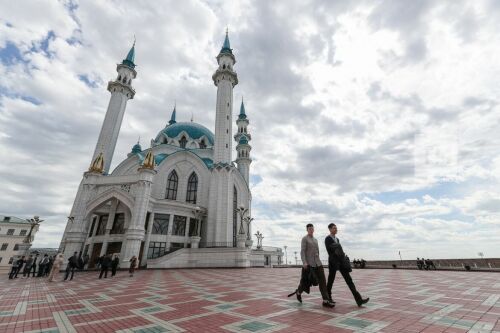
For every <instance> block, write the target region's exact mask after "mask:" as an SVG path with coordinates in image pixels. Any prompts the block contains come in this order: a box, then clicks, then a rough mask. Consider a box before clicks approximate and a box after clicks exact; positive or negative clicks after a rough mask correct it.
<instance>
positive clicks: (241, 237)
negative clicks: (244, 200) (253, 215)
mask: <svg viewBox="0 0 500 333" xmlns="http://www.w3.org/2000/svg"><path fill="white" fill-rule="evenodd" d="M236 211H237V212H238V214H239V215H240V229H239V231H238V235H236V247H238V248H240V249H243V248H245V246H246V240H247V235H246V233H245V227H244V226H243V221H244V219H245V214H246V213H247V212H248V208H245V207H243V206H240V208H238V209H237V210H236Z"/></svg>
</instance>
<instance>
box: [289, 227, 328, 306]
mask: <svg viewBox="0 0 500 333" xmlns="http://www.w3.org/2000/svg"><path fill="white" fill-rule="evenodd" d="M306 229H307V235H305V236H304V237H303V238H302V242H301V245H300V258H301V259H302V263H303V269H302V274H307V273H306V272H308V270H311V271H312V274H313V275H314V277H315V279H316V280H317V281H318V285H319V291H320V292H321V296H322V297H323V306H325V307H330V308H332V307H334V306H335V303H334V302H333V301H332V300H330V297H329V296H328V292H327V290H326V279H325V271H324V270H323V263H322V262H321V260H320V258H319V246H318V240H317V239H316V238H314V236H313V234H314V226H313V225H312V224H311V223H309V224H308V225H307V226H306ZM302 281H303V279H301V283H300V284H299V286H298V288H297V290H296V295H297V299H298V300H299V302H302V296H301V294H302V292H303V291H304V288H305V286H303V285H302Z"/></svg>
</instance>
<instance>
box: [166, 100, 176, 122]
mask: <svg viewBox="0 0 500 333" xmlns="http://www.w3.org/2000/svg"><path fill="white" fill-rule="evenodd" d="M176 108H177V105H174V110H173V111H172V116H170V120H169V122H168V125H172V124H175V123H176V122H177V121H175V116H176V113H177V112H176V111H175V109H176ZM168 125H167V126H168Z"/></svg>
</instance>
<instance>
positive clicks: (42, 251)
mask: <svg viewBox="0 0 500 333" xmlns="http://www.w3.org/2000/svg"><path fill="white" fill-rule="evenodd" d="M58 252H59V249H58V248H57V247H55V248H51V247H34V248H31V249H30V254H33V255H34V254H39V255H41V256H43V255H44V254H48V255H49V256H55V255H56V254H57V253H58Z"/></svg>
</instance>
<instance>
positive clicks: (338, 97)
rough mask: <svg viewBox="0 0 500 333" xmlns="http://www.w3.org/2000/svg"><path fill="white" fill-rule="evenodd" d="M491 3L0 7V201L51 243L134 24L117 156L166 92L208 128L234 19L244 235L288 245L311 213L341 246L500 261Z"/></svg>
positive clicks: (152, 128) (144, 131) (146, 132)
mask: <svg viewBox="0 0 500 333" xmlns="http://www.w3.org/2000/svg"><path fill="white" fill-rule="evenodd" d="M492 6H493V4H491V3H487V2H475V3H474V4H471V3H466V2H460V3H459V4H455V3H453V4H449V3H434V2H427V1H424V2H419V3H415V4H413V5H412V6H410V7H406V5H402V4H401V2H399V1H384V2H382V3H380V4H373V3H372V2H362V3H352V2H342V1H341V2H335V3H333V2H315V3H308V2H301V1H300V2H299V1H297V2H296V3H287V5H284V4H281V3H268V2H264V1H262V2H260V1H259V2H250V1H235V2H224V1H220V2H201V1H195V0H192V1H184V2H182V3H180V2H179V3H176V2H170V3H168V5H167V4H165V3H161V4H158V3H153V2H150V1H125V2H123V1H122V2H98V1H85V2H81V3H78V4H77V5H76V4H75V3H74V2H69V1H60V2H55V1H31V2H30V1H23V2H22V3H19V4H16V6H9V5H8V4H2V5H0V75H1V76H2V81H1V82H0V153H1V155H2V157H3V158H4V160H5V161H7V162H4V164H2V165H1V166H0V180H1V183H2V185H3V191H2V193H1V194H0V202H1V204H0V211H1V212H2V213H6V214H12V215H18V216H21V217H29V216H30V215H40V216H42V218H45V219H46V221H45V222H44V225H43V227H42V228H41V231H40V232H39V234H38V235H37V239H36V244H35V245H37V246H57V245H58V242H59V239H60V235H61V234H62V231H63V228H64V225H65V222H66V216H67V214H68V212H69V211H70V207H71V205H72V203H73V200H74V195H75V193H76V189H77V186H78V183H79V181H80V179H81V175H82V172H83V171H84V170H85V169H86V168H87V167H88V164H89V163H90V158H91V153H92V151H93V148H94V145H95V142H96V140H97V134H98V132H99V130H100V126H101V122H102V119H103V117H104V112H105V109H106V106H107V103H108V100H109V94H108V92H107V91H106V84H107V81H108V80H109V79H111V78H113V77H114V76H115V64H116V63H118V62H119V61H121V59H123V57H124V56H125V55H126V53H127V51H128V49H129V48H130V46H131V43H132V41H133V36H134V35H136V37H137V44H136V53H137V55H136V62H137V64H138V67H137V71H138V77H137V79H136V80H135V82H134V87H135V89H136V91H137V94H136V97H135V98H134V100H132V101H130V102H129V104H128V107H127V112H126V114H125V118H124V121H123V127H122V131H121V133H120V137H119V141H118V146H117V149H116V152H115V157H114V161H113V165H117V164H118V163H119V162H120V161H121V159H122V158H124V157H125V156H126V154H127V153H128V151H129V150H130V148H131V146H132V145H133V144H134V143H135V141H136V140H137V137H138V136H141V138H142V139H141V141H142V142H143V145H147V144H148V141H149V139H150V138H152V137H155V136H156V134H157V133H158V132H159V131H160V130H161V127H162V126H163V125H164V124H165V123H166V122H167V121H168V119H169V116H170V112H171V109H172V106H173V103H174V101H175V100H176V101H177V110H178V117H179V118H180V119H185V120H187V119H189V118H190V116H191V113H192V114H193V115H194V118H195V120H196V121H197V122H200V123H202V124H204V125H206V126H208V127H209V128H212V127H213V122H214V108H215V88H214V86H213V84H212V82H211V75H212V73H213V71H214V70H215V59H214V57H215V55H216V54H217V52H218V51H219V48H220V44H221V43H222V39H223V33H224V29H225V27H226V25H229V30H230V37H231V45H232V47H233V48H234V52H235V54H236V58H237V64H236V70H237V71H238V75H239V79H240V84H239V85H238V86H237V87H236V89H235V100H239V98H240V96H241V95H244V96H245V101H246V103H245V104H246V107H247V114H248V115H249V119H250V123H251V131H252V139H253V140H252V142H251V143H252V145H253V149H252V154H253V158H254V163H253V164H252V168H251V173H252V174H254V175H259V176H260V178H262V181H261V182H260V183H258V184H255V185H253V198H254V208H253V214H254V217H255V226H254V230H257V229H259V230H261V231H263V233H264V237H265V239H264V244H265V245H266V244H267V245H278V246H283V245H288V246H289V250H288V253H289V254H290V253H293V252H294V251H297V249H298V244H299V240H300V237H301V235H302V234H304V232H305V230H304V226H305V224H306V223H307V222H313V223H315V224H316V225H317V233H318V236H319V235H323V234H324V233H325V231H326V225H327V224H328V222H329V221H332V220H334V221H337V222H338V224H339V228H340V231H341V234H340V237H341V239H342V240H343V241H344V244H345V246H346V250H347V251H348V252H349V253H350V254H351V257H364V258H396V256H397V253H398V251H399V250H401V252H402V254H403V255H404V256H408V257H409V258H411V257H416V256H425V257H437V256H441V257H468V256H474V255H475V254H476V253H477V252H478V251H477V250H479V251H482V252H484V253H485V255H486V256H498V255H500V252H498V249H497V246H496V244H497V243H498V241H499V239H498V237H499V236H498V235H497V234H498V224H499V221H500V220H499V217H500V216H499V212H498V209H497V207H498V206H500V203H499V201H498V200H499V199H498V198H499V197H500V191H499V190H498V188H499V187H498V183H499V179H500V176H499V175H500V158H499V157H498V152H499V151H500V149H499V148H500V139H499V136H498V132H499V131H498V130H499V127H500V113H499V112H498V101H499V100H500V96H499V95H498V91H497V88H496V86H497V83H496V81H497V78H498V76H499V75H498V74H499V72H500V65H498V62H497V61H496V58H497V57H498V53H499V51H500V50H499V46H498V45H500V43H499V42H500V40H499V39H500V37H499V36H498V34H497V31H498V26H499V24H498V22H499V20H498V16H499V11H498V10H496V9H495V8H493V7H492ZM40 12H43V13H44V15H35V14H36V13H40ZM8 45H15V47H16V48H17V49H18V50H19V53H20V55H21V57H22V61H21V60H19V59H17V56H13V55H12V54H10V55H8V54H7V53H6V51H5V50H6V48H7V47H8ZM8 57H10V58H8ZM6 58H8V59H9V61H6V60H5V59H6ZM81 76H85V77H86V78H87V79H88V80H89V81H90V82H91V84H90V85H87V84H86V83H85V82H83V81H82V80H81V79H80V77H81ZM30 101H31V102H30ZM32 102H35V103H32ZM238 106H239V105H235V110H234V112H235V113H236V112H237V111H238ZM419 147H420V148H422V147H424V148H425V147H426V149H424V152H431V153H432V152H433V154H434V155H432V154H431V155H432V156H431V157H432V158H430V159H429V163H424V164H423V165H421V164H419V163H415V156H416V155H418V154H416V153H418V148H419ZM436 154H437V155H436ZM427 155H428V154H427ZM436 158H437V160H436ZM417 161H421V160H419V159H417ZM422 167H423V168H422ZM421 171H425V172H424V176H422V175H421V174H420V173H419V172H421ZM443 181H447V182H448V183H447V182H443ZM495 228H496V229H495ZM464 241H469V242H470V243H472V244H474V245H470V246H468V247H464V246H463V242H464ZM475 244H477V247H478V249H475V247H476V245H475ZM322 255H323V256H324V255H325V254H324V253H322ZM290 258H292V256H290V255H289V258H288V259H289V260H290Z"/></svg>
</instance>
